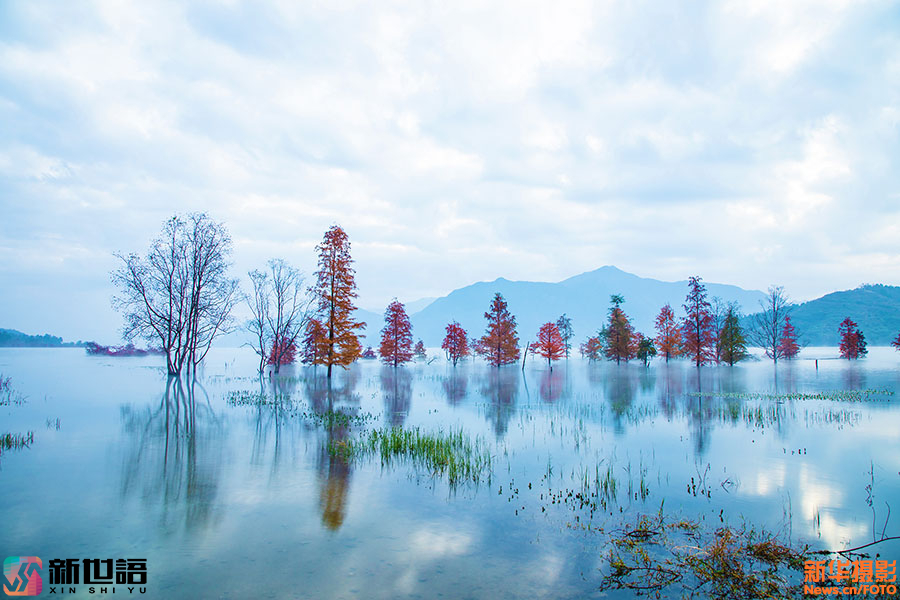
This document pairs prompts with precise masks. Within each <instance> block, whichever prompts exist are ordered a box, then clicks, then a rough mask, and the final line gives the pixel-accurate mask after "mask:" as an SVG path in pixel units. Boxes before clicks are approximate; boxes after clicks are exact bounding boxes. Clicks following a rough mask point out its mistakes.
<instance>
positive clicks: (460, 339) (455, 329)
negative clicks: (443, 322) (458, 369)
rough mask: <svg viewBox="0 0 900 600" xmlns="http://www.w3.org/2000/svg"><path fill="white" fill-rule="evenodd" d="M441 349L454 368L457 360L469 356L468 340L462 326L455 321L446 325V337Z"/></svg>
mask: <svg viewBox="0 0 900 600" xmlns="http://www.w3.org/2000/svg"><path fill="white" fill-rule="evenodd" d="M441 348H443V349H444V350H445V351H446V352H447V358H448V359H450V361H452V362H453V366H454V367H455V366H456V363H457V362H459V359H461V358H465V357H467V356H468V355H469V340H468V338H467V337H466V330H465V329H463V327H462V325H460V324H459V323H457V322H456V321H454V322H452V323H450V324H449V325H447V335H446V336H444V341H443V342H442V343H441Z"/></svg>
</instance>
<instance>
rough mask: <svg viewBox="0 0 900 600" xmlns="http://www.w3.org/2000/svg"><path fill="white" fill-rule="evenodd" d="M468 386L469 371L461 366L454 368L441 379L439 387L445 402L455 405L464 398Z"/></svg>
mask: <svg viewBox="0 0 900 600" xmlns="http://www.w3.org/2000/svg"><path fill="white" fill-rule="evenodd" d="M468 387H469V373H468V371H466V370H464V369H463V368H461V367H456V368H454V369H453V370H452V371H451V372H450V375H448V376H446V377H444V379H443V381H441V389H442V390H443V391H444V397H445V398H446V399H447V404H449V405H450V406H457V405H459V404H460V403H461V402H462V401H463V400H465V398H466V394H467V393H468Z"/></svg>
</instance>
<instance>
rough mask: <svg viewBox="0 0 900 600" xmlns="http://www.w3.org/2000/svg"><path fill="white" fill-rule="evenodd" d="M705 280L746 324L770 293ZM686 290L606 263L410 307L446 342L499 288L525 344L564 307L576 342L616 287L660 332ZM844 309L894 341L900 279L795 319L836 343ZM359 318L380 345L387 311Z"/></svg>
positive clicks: (804, 309)
mask: <svg viewBox="0 0 900 600" xmlns="http://www.w3.org/2000/svg"><path fill="white" fill-rule="evenodd" d="M704 283H705V285H706V288H707V292H708V298H709V299H713V298H716V297H718V298H720V299H721V300H723V301H725V302H737V304H738V305H739V307H740V310H741V312H742V313H743V314H745V315H748V317H745V319H744V320H743V322H744V324H745V326H747V325H749V324H750V322H751V321H752V314H753V313H755V312H757V311H759V310H760V302H761V301H763V300H764V299H765V297H766V294H765V293H764V292H761V291H759V290H745V289H742V288H740V287H737V286H734V285H727V284H721V283H708V282H704ZM687 291H688V284H687V281H686V280H685V281H673V282H670V281H660V280H657V279H651V278H646V277H638V276H637V275H633V274H631V273H626V272H625V271H622V270H621V269H618V268H616V267H613V266H605V267H601V268H599V269H596V270H593V271H589V272H587V273H582V274H580V275H576V276H574V277H570V278H568V279H565V280H563V281H559V282H555V283H550V282H535V281H510V280H508V279H504V278H502V277H501V278H499V279H496V280H494V281H490V282H478V283H474V284H472V285H468V286H466V287H463V288H460V289H457V290H454V291H453V292H451V293H449V294H448V295H446V296H444V297H442V298H437V299H434V300H431V301H430V302H429V301H428V300H429V299H424V300H420V301H416V302H410V303H409V304H408V305H407V306H409V307H410V310H408V312H409V314H410V320H411V321H412V324H413V337H414V339H422V340H423V341H424V342H425V345H426V346H430V347H436V346H440V344H441V340H442V339H443V337H444V332H445V327H446V326H447V324H448V323H450V322H451V321H454V320H455V321H459V323H460V324H461V325H462V326H463V327H464V328H465V329H466V331H467V332H469V335H470V337H478V336H481V335H482V334H483V332H484V328H485V320H484V313H485V311H487V310H488V307H489V304H490V302H491V299H492V298H493V296H494V294H495V293H496V292H500V293H501V294H503V297H504V298H505V299H506V301H507V303H508V305H509V311H510V312H511V313H512V314H513V315H515V317H516V321H517V324H518V333H519V340H520V342H521V343H522V345H524V343H525V342H526V341H533V340H534V339H535V337H536V335H537V330H538V328H539V327H540V326H541V325H542V324H543V323H546V322H547V321H556V319H557V318H558V317H559V316H560V315H562V314H563V313H565V314H566V315H567V316H568V317H569V318H570V319H571V320H572V326H573V330H574V340H573V342H574V344H573V345H574V346H575V347H577V346H578V344H579V343H581V341H583V340H584V339H585V338H587V337H588V336H589V335H592V334H593V333H595V332H596V331H597V330H598V329H600V328H601V327H602V326H603V324H604V322H605V320H606V317H607V314H608V310H609V297H610V295H611V294H620V295H622V296H623V297H624V298H625V303H624V304H623V305H622V308H623V310H624V311H625V312H626V314H627V315H628V316H629V318H630V319H631V322H632V324H633V325H634V327H635V330H636V331H639V332H642V333H644V334H645V335H655V330H654V320H655V319H656V316H657V315H658V314H659V310H660V308H662V306H663V305H664V304H666V303H668V304H670V305H671V306H672V308H673V309H674V310H675V313H676V315H679V316H680V315H682V314H683V313H684V310H683V308H682V304H683V303H684V299H685V295H686V294H687ZM419 306H421V307H422V308H421V309H420V310H412V308H413V307H419ZM847 316H849V317H851V318H853V320H854V321H856V322H857V324H858V325H859V327H860V329H861V330H862V331H863V333H865V335H866V339H867V340H868V342H869V343H870V344H872V345H887V344H890V342H891V340H893V339H894V338H895V337H896V336H897V334H898V332H900V287H896V286H887V285H865V286H860V287H859V288H856V289H854V290H846V291H841V292H833V293H831V294H827V295H826V296H823V297H821V298H818V299H816V300H811V301H809V302H804V303H802V304H799V305H796V306H795V307H794V310H793V313H792V321H793V323H794V325H795V327H796V329H797V332H798V333H799V335H800V341H801V342H802V343H803V344H805V345H812V346H836V345H837V344H838V341H839V340H838V334H837V328H838V324H840V322H841V321H842V320H843V319H844V318H845V317H847ZM357 318H359V319H360V320H364V321H366V323H367V324H368V328H367V329H368V337H367V339H366V340H365V341H364V345H372V346H376V347H377V345H378V338H379V335H378V332H379V331H380V329H381V326H382V322H383V317H382V315H380V314H377V313H374V312H370V311H359V313H358V314H357Z"/></svg>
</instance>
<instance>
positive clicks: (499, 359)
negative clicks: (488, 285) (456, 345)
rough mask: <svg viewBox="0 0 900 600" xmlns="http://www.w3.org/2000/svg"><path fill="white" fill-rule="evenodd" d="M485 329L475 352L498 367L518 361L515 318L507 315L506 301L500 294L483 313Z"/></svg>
mask: <svg viewBox="0 0 900 600" xmlns="http://www.w3.org/2000/svg"><path fill="white" fill-rule="evenodd" d="M484 318H485V319H487V322H488V323H487V329H486V330H485V332H484V335H483V336H481V339H479V340H478V342H477V343H476V350H477V352H478V353H479V354H481V355H482V356H484V359H485V360H486V361H487V362H488V364H489V365H491V366H493V367H499V366H500V365H506V364H509V363H514V362H516V361H517V360H519V336H518V335H517V334H516V318H515V317H514V316H512V315H511V314H510V313H509V308H508V307H507V305H506V300H504V299H503V295H502V294H501V293H500V292H497V294H496V295H495V296H494V299H493V300H492V301H491V308H490V310H489V311H488V312H486V313H484Z"/></svg>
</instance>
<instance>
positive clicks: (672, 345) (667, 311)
mask: <svg viewBox="0 0 900 600" xmlns="http://www.w3.org/2000/svg"><path fill="white" fill-rule="evenodd" d="M656 346H657V353H658V354H661V355H662V356H664V357H665V359H666V362H669V359H670V358H673V357H675V356H678V355H680V354H681V327H679V326H678V321H677V320H676V319H675V311H674V310H672V307H671V306H670V305H668V304H666V305H665V306H663V307H662V309H661V310H660V311H659V314H658V315H657V316H656Z"/></svg>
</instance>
